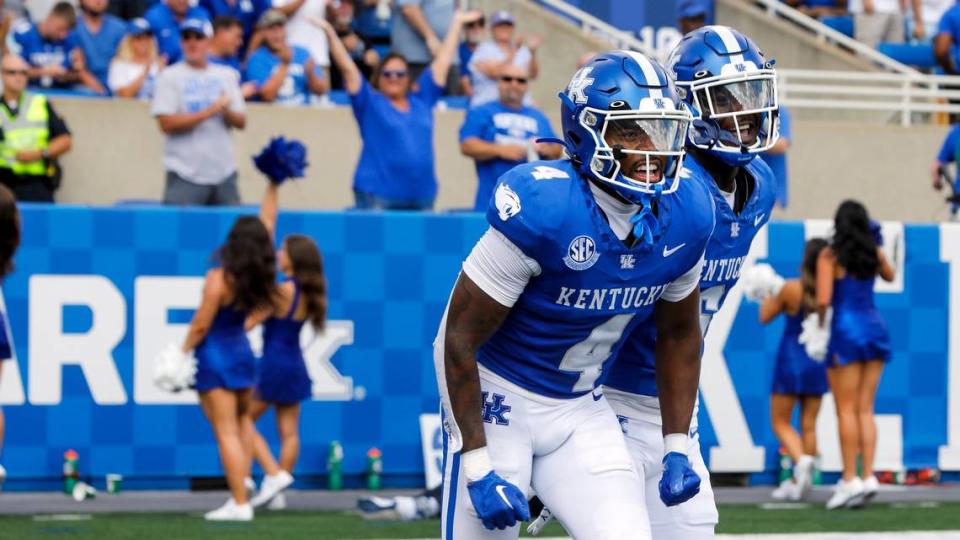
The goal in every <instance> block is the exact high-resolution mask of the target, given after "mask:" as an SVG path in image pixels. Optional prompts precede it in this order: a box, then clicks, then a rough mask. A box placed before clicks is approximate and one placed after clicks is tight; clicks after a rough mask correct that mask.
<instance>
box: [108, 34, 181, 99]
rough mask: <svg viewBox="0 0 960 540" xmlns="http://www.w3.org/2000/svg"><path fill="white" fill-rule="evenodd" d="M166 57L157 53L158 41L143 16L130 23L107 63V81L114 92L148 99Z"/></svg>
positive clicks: (124, 95)
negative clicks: (114, 55)
mask: <svg viewBox="0 0 960 540" xmlns="http://www.w3.org/2000/svg"><path fill="white" fill-rule="evenodd" d="M166 66H167V59H166V57H164V56H160V55H159V54H158V53H157V41H156V39H154V37H153V29H152V28H150V23H148V22H147V20H146V19H134V20H133V21H131V22H130V32H129V33H128V34H127V36H126V37H125V38H123V41H121V42H120V47H119V49H118V50H117V57H116V58H115V59H114V60H113V62H111V63H110V75H109V78H108V83H109V86H110V91H111V92H113V95H115V96H119V97H123V98H136V99H151V98H152V97H153V91H154V87H155V83H156V79H157V75H158V74H159V73H160V70H161V69H163V68H164V67H166Z"/></svg>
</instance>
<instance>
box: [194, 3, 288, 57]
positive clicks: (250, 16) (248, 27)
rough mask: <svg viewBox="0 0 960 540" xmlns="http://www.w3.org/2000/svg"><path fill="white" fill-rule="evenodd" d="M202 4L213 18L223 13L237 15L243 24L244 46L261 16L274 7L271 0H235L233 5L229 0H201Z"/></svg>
mask: <svg viewBox="0 0 960 540" xmlns="http://www.w3.org/2000/svg"><path fill="white" fill-rule="evenodd" d="M200 5H201V6H203V8H204V9H206V10H207V13H209V14H210V17H211V18H216V17H220V16H223V15H230V16H232V17H236V18H237V20H239V21H240V25H241V26H243V43H244V47H246V44H247V43H248V42H249V41H250V36H251V34H253V30H254V28H255V27H256V25H257V21H258V20H259V19H260V16H261V15H263V13H264V12H265V11H267V10H269V9H270V8H271V7H273V6H272V4H271V2H270V0H235V2H234V4H233V5H232V6H231V5H230V3H229V2H227V0H201V1H200ZM244 50H246V48H244Z"/></svg>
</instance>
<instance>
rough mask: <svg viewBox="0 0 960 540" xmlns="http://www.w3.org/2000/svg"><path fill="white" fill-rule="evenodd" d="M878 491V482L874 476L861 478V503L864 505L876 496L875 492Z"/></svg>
mask: <svg viewBox="0 0 960 540" xmlns="http://www.w3.org/2000/svg"><path fill="white" fill-rule="evenodd" d="M878 491H880V482H879V481H878V480H877V477H876V476H873V475H871V476H869V477H867V478H864V479H863V504H864V506H866V505H867V504H869V503H870V501H872V500H873V498H874V497H876V496H877V492H878Z"/></svg>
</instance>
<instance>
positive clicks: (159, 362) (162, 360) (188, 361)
mask: <svg viewBox="0 0 960 540" xmlns="http://www.w3.org/2000/svg"><path fill="white" fill-rule="evenodd" d="M196 374H197V361H196V359H194V358H193V355H191V354H187V353H184V352H183V351H182V350H180V347H178V346H177V345H176V344H174V343H170V344H168V345H167V346H166V347H164V349H163V350H162V351H161V352H160V354H158V355H157V356H156V358H155V359H154V364H153V384H155V385H156V386H157V387H158V388H160V389H162V390H166V391H167V392H179V391H181V390H184V389H186V388H190V387H191V386H192V385H193V384H194V382H195V379H196Z"/></svg>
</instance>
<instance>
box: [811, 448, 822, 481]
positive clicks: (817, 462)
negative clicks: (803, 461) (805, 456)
mask: <svg viewBox="0 0 960 540" xmlns="http://www.w3.org/2000/svg"><path fill="white" fill-rule="evenodd" d="M822 469H823V459H821V457H820V454H817V455H816V456H814V457H813V485H815V486H822V485H823V471H822Z"/></svg>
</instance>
